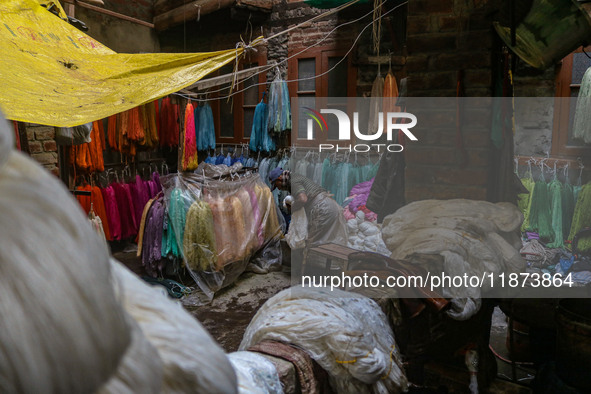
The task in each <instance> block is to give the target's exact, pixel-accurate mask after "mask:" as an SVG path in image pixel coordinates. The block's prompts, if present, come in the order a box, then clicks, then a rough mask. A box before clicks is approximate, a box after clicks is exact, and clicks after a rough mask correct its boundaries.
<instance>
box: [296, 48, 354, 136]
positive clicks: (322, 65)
mask: <svg viewBox="0 0 591 394" xmlns="http://www.w3.org/2000/svg"><path fill="white" fill-rule="evenodd" d="M303 49H304V48H303V47H294V48H290V50H289V53H288V56H289V60H288V64H287V78H288V80H289V81H291V82H289V83H288V89H289V96H290V98H297V97H299V96H311V95H312V91H302V92H300V91H298V82H297V81H296V80H297V79H298V73H299V69H298V61H299V60H302V59H312V58H313V59H315V75H320V74H322V73H325V72H326V71H327V70H328V60H329V58H331V57H345V56H346V60H345V62H346V65H347V97H357V67H355V66H354V65H353V57H352V56H351V54H349V55H347V50H348V48H327V47H318V48H312V49H309V50H307V51H305V52H303V53H302V54H301V55H297V56H296V54H297V53H299V52H301V51H302V50H303ZM328 76H329V74H325V75H322V76H320V77H318V78H316V87H315V90H314V91H313V96H314V97H326V95H327V94H328ZM298 111H299V109H298V108H297V106H292V117H291V119H292V132H291V135H290V144H292V145H293V144H297V145H298V146H304V147H305V146H308V147H315V146H318V144H322V143H331V142H337V141H336V140H329V139H328V135H327V134H321V135H319V134H318V133H317V134H316V135H315V139H314V140H312V141H309V140H306V139H300V138H298V128H299V124H298V123H299V119H298ZM353 142H354V141H351V143H353Z"/></svg>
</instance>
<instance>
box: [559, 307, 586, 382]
mask: <svg viewBox="0 0 591 394" xmlns="http://www.w3.org/2000/svg"><path fill="white" fill-rule="evenodd" d="M556 373H557V374H558V376H559V377H560V378H561V379H562V380H563V381H564V382H565V383H567V384H569V385H571V386H573V387H576V388H578V389H581V390H585V392H591V300H590V299H564V300H560V302H559V303H558V311H557V313H556Z"/></svg>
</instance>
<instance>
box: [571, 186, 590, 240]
mask: <svg viewBox="0 0 591 394" xmlns="http://www.w3.org/2000/svg"><path fill="white" fill-rule="evenodd" d="M588 226H591V184H586V185H584V186H583V188H582V189H581V192H580V193H579V198H578V199H577V203H576V205H575V212H574V214H573V221H572V225H571V229H570V233H569V236H568V239H569V240H570V241H572V240H573V238H574V237H575V235H577V233H578V232H579V231H581V230H582V229H583V228H584V227H588ZM578 249H579V250H581V251H586V250H588V249H591V239H589V238H583V239H581V240H579V243H578Z"/></svg>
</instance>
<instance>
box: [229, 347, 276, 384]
mask: <svg viewBox="0 0 591 394" xmlns="http://www.w3.org/2000/svg"><path fill="white" fill-rule="evenodd" d="M228 358H229V359H230V362H231V363H232V366H233V367H234V371H235V372H236V377H237V378H238V392H239V393H240V394H283V388H282V387H281V381H280V380H279V375H278V374H277V368H276V367H275V364H273V363H272V362H271V361H269V360H268V359H267V358H265V357H264V356H261V355H260V354H258V353H254V352H234V353H230V354H229V355H228Z"/></svg>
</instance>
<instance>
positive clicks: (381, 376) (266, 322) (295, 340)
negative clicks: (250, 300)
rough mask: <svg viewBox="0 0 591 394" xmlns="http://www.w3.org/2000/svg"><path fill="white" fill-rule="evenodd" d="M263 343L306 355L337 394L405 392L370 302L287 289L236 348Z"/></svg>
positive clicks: (392, 347)
mask: <svg viewBox="0 0 591 394" xmlns="http://www.w3.org/2000/svg"><path fill="white" fill-rule="evenodd" d="M264 340H275V341H281V342H285V343H289V344H293V345H295V346H297V347H299V348H301V349H303V350H305V351H306V352H307V353H308V354H309V355H310V357H312V358H313V359H314V360H316V362H318V364H319V365H320V366H321V367H322V368H323V369H324V370H325V371H326V372H327V373H328V374H329V380H330V384H331V386H332V388H333V389H334V390H335V392H338V393H399V392H403V391H406V389H407V380H406V376H405V375H404V373H403V370H402V364H401V362H400V358H399V357H400V356H399V352H398V349H397V347H396V343H395V342H394V335H393V333H392V330H391V329H390V326H389V325H388V323H387V320H386V316H385V315H384V313H383V312H382V310H381V309H380V307H379V306H378V305H377V304H376V303H375V302H374V301H373V300H371V299H369V298H367V297H365V296H362V295H359V294H354V293H348V292H345V291H341V290H334V291H330V290H328V289H313V288H304V287H301V286H297V287H292V288H289V289H286V290H283V291H282V292H280V293H278V294H277V295H275V296H274V297H272V298H271V299H269V300H268V301H267V302H266V303H265V304H264V305H263V306H262V307H261V309H259V311H258V312H257V314H256V315H255V316H254V318H253V319H252V321H251V322H250V324H249V326H248V328H247V329H246V332H245V334H244V337H243V339H242V343H241V344H240V349H242V350H244V349H247V348H249V347H250V346H253V345H256V344H257V343H259V342H261V341H264Z"/></svg>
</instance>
